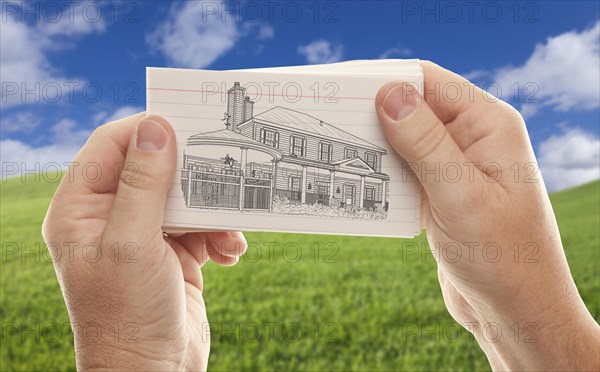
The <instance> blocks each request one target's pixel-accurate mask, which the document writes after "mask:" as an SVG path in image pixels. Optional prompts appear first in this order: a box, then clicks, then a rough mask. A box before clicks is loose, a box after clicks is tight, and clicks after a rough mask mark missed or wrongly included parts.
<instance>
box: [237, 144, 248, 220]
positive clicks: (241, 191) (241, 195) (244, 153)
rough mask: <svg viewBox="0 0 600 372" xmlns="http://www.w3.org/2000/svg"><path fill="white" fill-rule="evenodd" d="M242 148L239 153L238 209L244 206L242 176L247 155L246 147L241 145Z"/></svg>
mask: <svg viewBox="0 0 600 372" xmlns="http://www.w3.org/2000/svg"><path fill="white" fill-rule="evenodd" d="M241 149H242V153H241V155H240V197H239V199H240V204H239V206H238V209H239V210H240V211H241V210H242V208H243V207H244V196H245V195H244V194H245V193H244V177H245V175H246V160H247V157H248V148H247V147H241Z"/></svg>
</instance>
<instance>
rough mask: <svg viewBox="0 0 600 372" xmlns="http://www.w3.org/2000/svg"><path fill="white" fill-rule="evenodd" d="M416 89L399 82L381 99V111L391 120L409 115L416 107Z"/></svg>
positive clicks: (397, 119)
mask: <svg viewBox="0 0 600 372" xmlns="http://www.w3.org/2000/svg"><path fill="white" fill-rule="evenodd" d="M415 94H416V90H415V88H414V87H412V86H411V85H409V84H399V85H398V86H396V87H394V88H392V89H390V91H389V92H388V94H387V96H385V99H384V100H383V111H384V112H385V113H386V115H387V116H388V117H389V118H390V119H392V120H393V121H399V120H402V119H404V118H405V117H407V116H408V115H410V113H411V112H413V111H414V110H415V108H416V107H417V99H416V98H415Z"/></svg>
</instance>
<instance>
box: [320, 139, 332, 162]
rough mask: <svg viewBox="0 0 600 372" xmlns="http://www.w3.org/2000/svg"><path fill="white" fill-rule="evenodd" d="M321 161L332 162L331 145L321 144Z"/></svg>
mask: <svg viewBox="0 0 600 372" xmlns="http://www.w3.org/2000/svg"><path fill="white" fill-rule="evenodd" d="M319 159H320V160H321V161H324V162H327V163H329V162H331V144H330V143H325V142H321V143H320V144H319Z"/></svg>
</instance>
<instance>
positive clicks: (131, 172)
mask: <svg viewBox="0 0 600 372" xmlns="http://www.w3.org/2000/svg"><path fill="white" fill-rule="evenodd" d="M164 183H165V181H164V177H161V176H160V175H158V174H156V172H153V171H152V170H151V169H150V167H147V166H140V164H139V163H135V162H130V163H127V164H126V165H125V167H124V168H123V170H122V171H121V173H120V175H119V187H125V188H133V189H136V190H147V191H157V190H160V189H161V188H162V187H163V185H164Z"/></svg>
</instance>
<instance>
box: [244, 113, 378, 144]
mask: <svg viewBox="0 0 600 372" xmlns="http://www.w3.org/2000/svg"><path fill="white" fill-rule="evenodd" d="M253 119H254V120H259V121H261V122H268V123H271V124H273V125H276V126H278V127H285V128H289V129H291V130H295V131H299V132H308V133H313V134H316V135H318V136H322V137H325V138H330V139H337V140H339V141H340V142H344V143H348V144H353V145H357V146H362V147H366V148H369V149H373V150H377V151H381V152H385V149H383V148H381V147H379V146H377V145H374V144H372V143H370V142H367V141H365V140H363V139H362V138H359V137H357V136H355V135H353V134H350V133H348V132H345V131H343V130H341V129H339V128H337V127H336V126H333V125H331V124H328V123H326V122H324V121H322V120H320V119H317V118H315V117H314V116H311V115H308V114H305V113H303V112H299V111H295V110H291V109H288V108H285V107H281V106H275V107H273V108H272V109H269V110H267V111H264V112H262V113H260V114H258V115H254V117H253ZM242 125H243V124H242Z"/></svg>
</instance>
